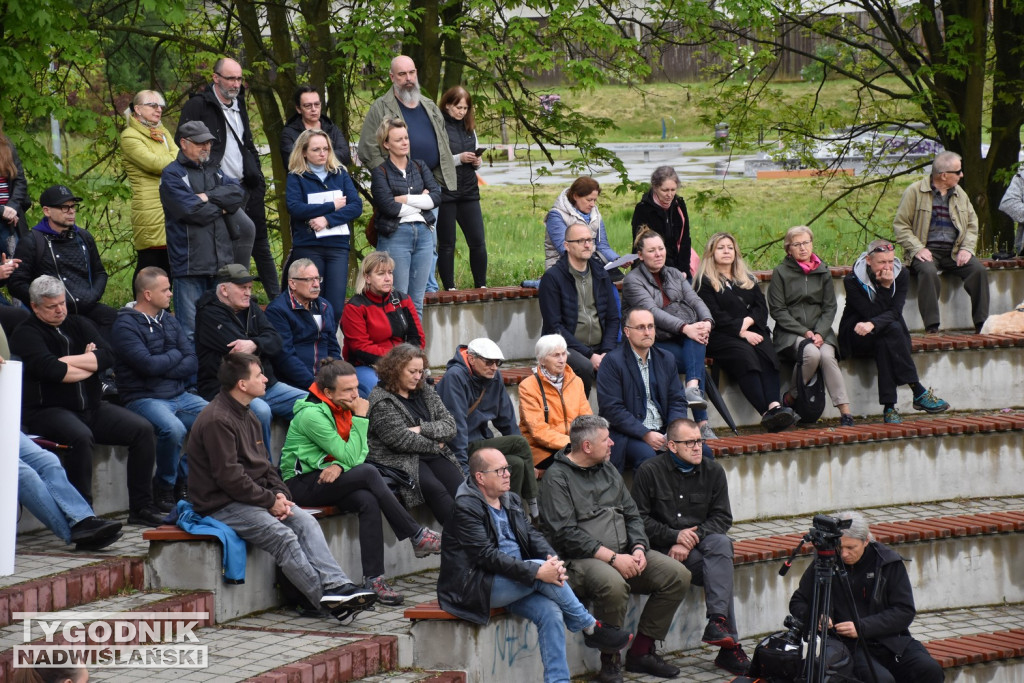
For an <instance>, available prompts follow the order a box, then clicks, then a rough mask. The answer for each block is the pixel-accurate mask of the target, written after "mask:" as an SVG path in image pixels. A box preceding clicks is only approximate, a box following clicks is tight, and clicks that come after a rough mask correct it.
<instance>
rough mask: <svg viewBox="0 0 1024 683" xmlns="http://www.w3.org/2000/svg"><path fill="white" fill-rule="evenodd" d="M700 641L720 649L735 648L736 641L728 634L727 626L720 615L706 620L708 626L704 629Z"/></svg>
mask: <svg viewBox="0 0 1024 683" xmlns="http://www.w3.org/2000/svg"><path fill="white" fill-rule="evenodd" d="M701 641H703V642H705V643H707V644H708V645H716V646H718V647H720V648H732V647H736V640H735V639H734V638H733V637H732V633H730V632H729V626H728V625H727V624H726V623H725V617H723V616H722V615H720V614H715V615H713V616H712V617H711V618H710V619H708V625H707V626H706V627H705V628H704V636H703V637H702V638H701Z"/></svg>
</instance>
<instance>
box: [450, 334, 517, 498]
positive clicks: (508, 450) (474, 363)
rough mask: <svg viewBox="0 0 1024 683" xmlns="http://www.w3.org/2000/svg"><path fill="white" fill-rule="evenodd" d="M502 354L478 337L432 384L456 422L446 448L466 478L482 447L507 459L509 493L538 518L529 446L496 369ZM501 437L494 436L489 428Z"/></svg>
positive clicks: (454, 357) (489, 341)
mask: <svg viewBox="0 0 1024 683" xmlns="http://www.w3.org/2000/svg"><path fill="white" fill-rule="evenodd" d="M504 362H505V354H503V353H502V352H501V349H500V348H498V345H497V344H495V343H494V342H493V341H491V340H490V339H487V338H486V337H479V338H477V339H474V340H473V341H471V342H469V344H467V345H464V346H459V348H458V349H456V350H455V355H454V356H453V357H452V359H451V360H450V361H448V367H447V368H445V372H444V377H443V378H442V380H441V382H440V383H439V384H438V385H437V394H438V396H440V397H441V401H442V402H443V403H444V405H445V407H446V408H447V409H448V412H450V413H451V414H452V417H454V418H455V438H453V439H452V440H451V441H450V442H448V447H449V448H451V449H452V452H453V453H455V457H456V458H458V460H459V465H460V466H461V467H462V472H463V474H465V475H468V474H469V456H471V455H473V453H475V452H476V451H478V450H480V449H481V448H496V449H498V450H499V451H501V453H502V455H504V456H505V459H506V460H508V469H509V473H510V474H511V477H512V483H511V491H512V492H513V493H518V494H519V496H520V498H522V499H523V501H524V502H525V503H526V504H527V505H528V506H529V513H530V516H531V517H536V516H537V478H536V476H535V475H534V472H533V454H532V452H531V451H530V444H529V443H527V441H526V439H524V438H523V435H522V434H521V433H520V431H519V425H518V424H517V421H516V414H515V410H514V409H513V407H512V401H511V399H509V397H508V392H507V391H505V383H504V382H503V381H502V379H501V371H500V370H499V369H498V368H499V367H501V364H502V363H504ZM492 425H493V427H494V429H496V430H497V431H498V433H499V434H501V436H498V437H493V432H492V431H491V426H492Z"/></svg>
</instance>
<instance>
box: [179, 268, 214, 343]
mask: <svg viewBox="0 0 1024 683" xmlns="http://www.w3.org/2000/svg"><path fill="white" fill-rule="evenodd" d="M208 289H213V276H212V275H184V276H182V277H176V278H174V317H175V318H177V319H178V322H179V323H181V326H182V328H184V330H185V334H187V335H188V340H189V342H191V343H193V344H194V343H195V336H196V302H197V301H199V297H201V296H202V295H203V292H205V291H206V290H208Z"/></svg>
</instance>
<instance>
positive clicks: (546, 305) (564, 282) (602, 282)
mask: <svg viewBox="0 0 1024 683" xmlns="http://www.w3.org/2000/svg"><path fill="white" fill-rule="evenodd" d="M575 277H576V276H575V275H573V274H572V273H571V272H569V255H568V254H567V253H563V254H562V255H561V256H560V257H558V261H556V262H555V265H553V266H551V267H550V268H548V269H547V270H546V271H545V272H544V275H543V276H542V277H541V279H540V291H539V292H538V293H537V296H538V298H539V299H540V315H541V319H542V320H543V321H544V324H543V327H542V328H541V334H560V335H562V338H563V339H565V343H566V344H568V346H569V348H570V349H573V350H574V351H577V352H579V353H581V354H583V355H584V356H586V357H587V358H590V356H591V355H592V354H595V353H608V352H609V351H611V350H612V349H614V348H615V347H616V345H617V344H618V338H619V302H618V298H617V297H616V296H615V285H613V284H612V279H611V277H609V276H608V271H606V270H605V269H604V264H603V263H601V260H600V259H599V258H597V257H596V256H594V257H591V259H590V277H591V279H592V281H593V286H594V304H595V306H597V316H598V318H600V320H601V332H602V335H601V343H600V345H598V346H596V347H593V348H591V347H589V346H587V345H585V344H584V343H583V342H581V341H580V340H578V339H577V338H576V336H575V332H576V322H577V320H578V317H579V301H578V297H577V296H576V282H575V281H574V278H575Z"/></svg>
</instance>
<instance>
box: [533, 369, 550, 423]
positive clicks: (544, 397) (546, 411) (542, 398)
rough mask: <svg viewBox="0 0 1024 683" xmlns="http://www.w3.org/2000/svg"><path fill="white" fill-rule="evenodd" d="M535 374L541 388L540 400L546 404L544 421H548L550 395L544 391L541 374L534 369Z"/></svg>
mask: <svg viewBox="0 0 1024 683" xmlns="http://www.w3.org/2000/svg"><path fill="white" fill-rule="evenodd" d="M533 376H534V377H535V378H537V386H538V387H539V388H540V400H541V402H543V404H544V421H545V422H547V421H548V396H547V394H546V393H545V392H544V383H543V382H541V381H540V374H539V373H538V372H537V371H536V370H534V371H533Z"/></svg>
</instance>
